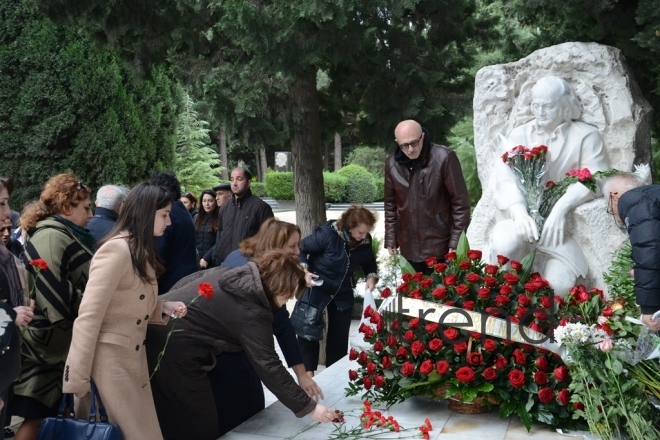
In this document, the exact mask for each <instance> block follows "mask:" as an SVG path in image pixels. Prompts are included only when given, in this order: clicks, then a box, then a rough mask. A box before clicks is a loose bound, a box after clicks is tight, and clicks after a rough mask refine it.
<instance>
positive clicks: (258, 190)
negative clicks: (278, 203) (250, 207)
mask: <svg viewBox="0 0 660 440" xmlns="http://www.w3.org/2000/svg"><path fill="white" fill-rule="evenodd" d="M250 189H251V190H252V194H254V195H255V196H257V197H266V184H265V183H263V182H252V185H250ZM280 200H284V199H280Z"/></svg>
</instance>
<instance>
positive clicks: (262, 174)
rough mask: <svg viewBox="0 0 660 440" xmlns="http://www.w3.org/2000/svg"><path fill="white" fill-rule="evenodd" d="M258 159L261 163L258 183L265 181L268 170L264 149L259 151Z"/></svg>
mask: <svg viewBox="0 0 660 440" xmlns="http://www.w3.org/2000/svg"><path fill="white" fill-rule="evenodd" d="M259 159H260V161H261V172H260V173H259V182H265V181H266V170H267V169H268V162H267V161H266V149H265V148H260V149H259Z"/></svg>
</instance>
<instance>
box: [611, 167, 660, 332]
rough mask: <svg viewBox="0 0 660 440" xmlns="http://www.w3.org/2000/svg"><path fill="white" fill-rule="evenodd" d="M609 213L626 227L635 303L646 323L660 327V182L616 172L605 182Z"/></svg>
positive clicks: (650, 326)
mask: <svg viewBox="0 0 660 440" xmlns="http://www.w3.org/2000/svg"><path fill="white" fill-rule="evenodd" d="M603 195H604V196H605V199H606V200H607V212H608V213H609V214H612V216H613V217H614V221H615V223H616V225H617V226H618V227H619V228H620V229H626V230H627V231H628V234H629V235H630V244H631V245H632V259H633V262H634V263H635V265H634V266H633V267H634V271H635V302H636V303H637V305H638V306H639V307H640V308H641V310H642V322H643V323H644V325H646V326H647V327H648V328H649V329H650V330H652V331H659V330H660V319H657V320H655V321H654V320H653V315H654V314H655V313H656V312H658V311H660V260H658V254H659V252H660V185H644V184H643V183H642V182H641V181H640V180H639V179H638V178H637V177H636V176H635V175H633V174H616V175H614V176H612V177H610V178H609V179H608V180H607V181H606V182H605V184H604V185H603Z"/></svg>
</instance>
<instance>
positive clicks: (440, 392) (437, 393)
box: [431, 383, 450, 400]
mask: <svg viewBox="0 0 660 440" xmlns="http://www.w3.org/2000/svg"><path fill="white" fill-rule="evenodd" d="M449 387H450V384H448V383H443V384H442V385H440V386H439V387H437V388H435V389H434V390H433V391H432V393H431V394H432V396H433V397H437V398H438V400H445V399H446V397H445V394H446V393H447V390H448V389H449Z"/></svg>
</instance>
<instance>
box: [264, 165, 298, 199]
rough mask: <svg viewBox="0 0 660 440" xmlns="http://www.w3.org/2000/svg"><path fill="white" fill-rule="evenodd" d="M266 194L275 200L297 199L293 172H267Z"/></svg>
mask: <svg viewBox="0 0 660 440" xmlns="http://www.w3.org/2000/svg"><path fill="white" fill-rule="evenodd" d="M266 194H267V195H268V197H270V198H273V199H275V200H295V197H294V193H293V172H292V171H287V172H282V173H278V172H273V173H266Z"/></svg>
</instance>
